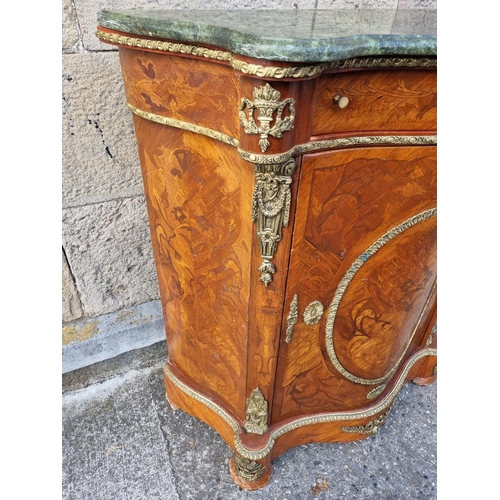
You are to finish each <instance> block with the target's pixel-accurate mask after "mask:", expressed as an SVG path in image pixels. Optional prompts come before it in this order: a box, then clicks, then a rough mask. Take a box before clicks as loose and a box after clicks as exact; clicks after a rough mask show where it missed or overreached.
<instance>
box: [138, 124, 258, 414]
mask: <svg viewBox="0 0 500 500" xmlns="http://www.w3.org/2000/svg"><path fill="white" fill-rule="evenodd" d="M134 123H135V128H136V135H137V141H138V146H139V154H140V157H141V164H142V167H143V177H144V183H145V191H146V197H147V204H148V212H149V219H150V226H151V232H152V239H153V247H154V250H155V260H156V263H157V271H158V279H159V284H160V291H161V297H162V304H163V307H164V314H165V324H166V331H167V341H168V345H169V357H170V362H171V363H172V364H173V365H174V366H176V367H178V369H179V370H181V371H182V373H183V375H184V376H185V377H186V378H187V379H188V380H191V381H192V383H193V384H194V385H195V386H199V387H202V388H203V389H202V391H203V392H204V393H205V394H207V395H209V396H211V397H213V398H214V399H215V400H217V401H221V402H222V403H223V404H224V406H225V407H226V408H228V409H230V410H232V411H233V412H234V413H235V414H236V415H239V417H240V418H243V417H244V415H245V400H246V397H245V378H246V364H247V359H246V357H247V348H246V342H247V335H248V322H249V316H248V296H249V294H250V292H249V290H250V249H251V245H250V242H251V241H252V238H253V228H252V222H251V219H250V217H249V210H242V207H250V206H251V199H252V184H253V177H254V173H253V169H252V168H251V166H250V165H248V164H247V163H245V162H243V161H242V160H241V159H240V158H239V157H238V155H237V152H236V151H235V150H234V148H232V147H231V146H227V145H225V144H221V143H218V142H217V141H214V140H212V139H209V138H206V137H203V136H199V135H197V134H193V133H190V132H183V131H180V130H177V129H173V128H170V127H165V126H163V125H159V124H156V123H153V122H150V121H147V120H144V119H142V118H140V117H135V118H134Z"/></svg>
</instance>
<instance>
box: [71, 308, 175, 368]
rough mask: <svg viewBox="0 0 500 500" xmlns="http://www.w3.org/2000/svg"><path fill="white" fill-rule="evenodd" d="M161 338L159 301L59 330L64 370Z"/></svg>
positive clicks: (128, 350)
mask: <svg viewBox="0 0 500 500" xmlns="http://www.w3.org/2000/svg"><path fill="white" fill-rule="evenodd" d="M164 339H165V326H164V323H163V313H162V309H161V303H160V301H159V300H154V301H152V302H146V303H145V304H139V305H137V306H133V307H130V308H127V309H121V310H120V311H116V312H113V313H110V314H104V315H102V316H97V317H93V318H83V319H79V320H77V321H73V322H71V323H67V324H65V325H64V326H63V329H62V369H63V373H67V372H72V371H74V370H77V369H79V368H83V367H85V366H89V365H93V364H95V363H98V362H100V361H104V360H106V359H112V358H115V357H116V356H119V355H120V354H123V353H125V352H130V351H132V350H134V349H141V348H143V347H147V346H150V345H151V344H156V343H157V342H161V341H164Z"/></svg>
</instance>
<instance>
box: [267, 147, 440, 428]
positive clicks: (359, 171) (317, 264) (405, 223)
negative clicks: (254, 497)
mask: <svg viewBox="0 0 500 500" xmlns="http://www.w3.org/2000/svg"><path fill="white" fill-rule="evenodd" d="M435 207H436V150H435V148H434V147H377V148H356V149H349V150H343V151H334V152H328V153H318V154H314V155H306V156H304V158H303V163H302V170H301V179H300V184H299V193H298V197H297V214H296V223H295V229H294V235H293V241H292V254H291V255H292V257H291V262H290V269H289V274H288V282H287V291H286V298H285V313H284V320H283V332H286V331H287V327H288V324H287V315H288V310H287V309H286V308H287V307H289V306H290V305H291V304H292V303H293V300H294V297H295V295H296V296H297V304H298V306H297V308H298V321H297V323H296V324H295V325H294V327H293V331H292V332H291V333H290V330H289V331H288V333H289V335H288V336H289V342H286V341H285V335H284V334H283V336H282V337H283V338H282V339H281V347H280V355H279V359H278V372H277V379H276V388H275V402H274V404H273V407H274V408H275V409H276V410H275V411H274V412H273V416H272V420H273V423H274V422H277V421H280V420H282V419H284V418H288V417H291V416H295V415H298V414H303V413H311V412H318V411H342V410H349V409H353V408H359V407H362V406H366V405H367V404H369V399H370V396H369V394H370V393H373V391H374V389H376V388H377V387H380V386H381V385H382V384H385V383H387V382H388V381H389V380H390V378H391V376H392V375H393V374H394V373H396V371H397V368H398V366H399V365H400V364H401V362H402V361H404V359H406V357H407V356H409V355H410V354H412V353H413V352H414V350H415V349H416V348H417V345H418V343H419V342H420V340H421V336H422V331H421V330H422V329H423V328H425V324H426V319H427V316H428V314H429V313H430V311H431V310H432V308H433V306H434V304H433V300H434V299H433V298H432V299H431V297H434V295H433V289H434V286H435V281H436V211H435ZM318 303H319V304H318ZM322 310H323V312H322V314H321V311H322ZM367 396H368V398H367Z"/></svg>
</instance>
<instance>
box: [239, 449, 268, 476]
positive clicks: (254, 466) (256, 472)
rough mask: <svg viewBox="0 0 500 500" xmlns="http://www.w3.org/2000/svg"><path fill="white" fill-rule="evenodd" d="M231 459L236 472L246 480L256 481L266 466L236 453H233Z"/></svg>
mask: <svg viewBox="0 0 500 500" xmlns="http://www.w3.org/2000/svg"><path fill="white" fill-rule="evenodd" d="M233 459H234V466H235V468H236V472H237V473H238V475H239V476H240V477H241V478H243V479H245V480H246V481H257V479H260V478H261V477H262V476H263V475H264V472H265V470H266V468H265V467H264V466H263V465H262V464H259V463H258V462H255V461H251V460H248V458H245V457H241V456H240V455H237V454H236V453H235V454H234V455H233Z"/></svg>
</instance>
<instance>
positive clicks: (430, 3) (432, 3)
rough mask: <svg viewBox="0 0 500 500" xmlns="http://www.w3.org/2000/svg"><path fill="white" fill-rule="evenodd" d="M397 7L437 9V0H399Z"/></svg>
mask: <svg viewBox="0 0 500 500" xmlns="http://www.w3.org/2000/svg"><path fill="white" fill-rule="evenodd" d="M398 8H399V9H437V0H399V4H398Z"/></svg>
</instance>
